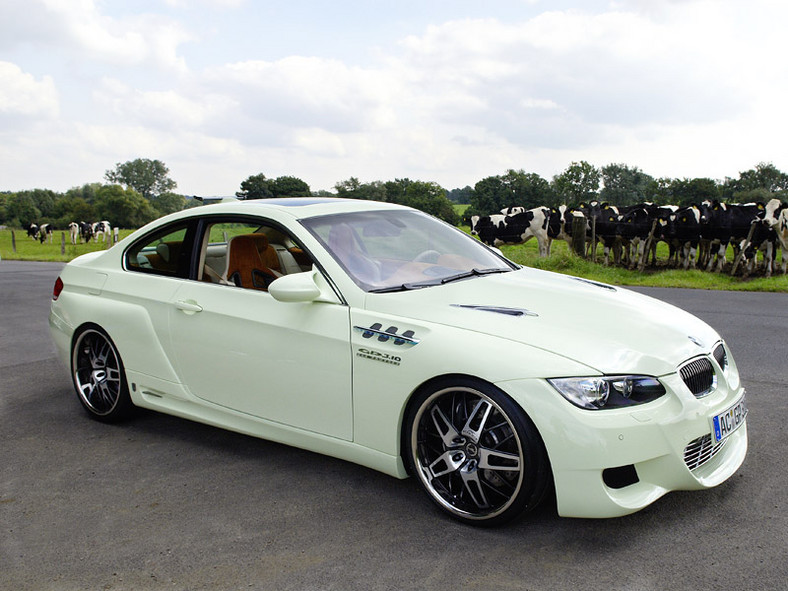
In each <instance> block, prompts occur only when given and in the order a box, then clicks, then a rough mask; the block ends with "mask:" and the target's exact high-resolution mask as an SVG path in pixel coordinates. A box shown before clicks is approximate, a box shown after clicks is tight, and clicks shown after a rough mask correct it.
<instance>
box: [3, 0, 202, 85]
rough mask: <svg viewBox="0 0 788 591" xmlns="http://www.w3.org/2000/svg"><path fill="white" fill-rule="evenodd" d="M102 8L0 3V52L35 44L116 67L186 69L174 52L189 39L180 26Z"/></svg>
mask: <svg viewBox="0 0 788 591" xmlns="http://www.w3.org/2000/svg"><path fill="white" fill-rule="evenodd" d="M102 8H103V6H102V4H101V3H97V2H95V1H94V0H28V1H25V2H16V1H13V0H12V1H11V2H3V3H0V47H6V48H13V47H18V46H20V45H21V46H25V45H28V44H34V45H35V46H37V47H47V48H50V49H49V51H51V48H53V47H54V48H57V51H60V52H66V53H68V54H72V55H79V56H80V57H82V58H83V59H85V58H87V59H89V60H91V61H95V62H98V63H109V64H113V65H116V66H124V67H129V66H136V65H141V64H145V65H152V66H155V67H157V68H166V69H176V70H181V71H182V70H184V69H185V62H184V60H183V58H182V57H181V56H180V55H178V47H179V46H180V45H181V44H182V43H184V42H186V41H189V40H191V39H192V36H191V35H190V34H189V33H187V32H186V30H185V29H184V28H183V26H182V25H180V24H179V23H177V22H175V21H173V20H171V19H169V18H166V17H163V16H158V15H155V14H137V15H132V16H124V17H122V18H113V17H110V16H107V15H106V14H103V13H102V12H101V9H102ZM53 57H54V58H55V59H59V58H60V57H61V56H60V55H59V54H57V53H56V54H55V55H54V56H53Z"/></svg>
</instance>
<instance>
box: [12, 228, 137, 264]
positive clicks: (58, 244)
mask: <svg viewBox="0 0 788 591" xmlns="http://www.w3.org/2000/svg"><path fill="white" fill-rule="evenodd" d="M132 231H133V230H121V231H120V238H121V239H123V238H125V237H126V236H128V235H129V234H131V232H132ZM11 232H12V231H11V230H0V257H2V259H3V260H7V261H49V262H61V263H67V262H68V261H70V260H71V259H73V258H75V257H77V256H79V255H81V254H85V253H86V252H93V251H94V250H104V249H106V248H107V244H106V243H104V242H93V241H92V240H91V241H90V242H89V243H87V244H82V243H78V244H71V242H70V240H69V236H68V232H63V231H61V230H58V231H56V232H54V233H53V234H52V243H51V244H50V243H49V242H44V243H43V244H41V243H40V242H38V240H32V239H30V238H29V237H28V235H27V233H26V232H25V231H24V230H14V231H13V233H14V237H15V239H16V252H14V248H13V244H12V240H11ZM63 236H65V247H63V244H62V241H63Z"/></svg>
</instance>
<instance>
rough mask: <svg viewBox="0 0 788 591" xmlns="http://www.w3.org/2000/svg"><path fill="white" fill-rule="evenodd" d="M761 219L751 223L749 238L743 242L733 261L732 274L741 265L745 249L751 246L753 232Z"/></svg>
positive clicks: (732, 274) (734, 273)
mask: <svg viewBox="0 0 788 591" xmlns="http://www.w3.org/2000/svg"><path fill="white" fill-rule="evenodd" d="M759 221H760V220H753V222H752V224H750V231H749V233H748V234H747V239H746V240H745V241H744V242H742V245H741V250H739V254H737V255H736V260H735V261H733V269H731V276H734V275H736V269H737V268H738V267H739V263H740V262H741V258H742V257H743V256H744V251H745V250H747V247H748V246H750V242H751V241H752V234H753V232H755V224H757V223H759ZM756 256H757V253H756Z"/></svg>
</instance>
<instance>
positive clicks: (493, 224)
mask: <svg viewBox="0 0 788 591" xmlns="http://www.w3.org/2000/svg"><path fill="white" fill-rule="evenodd" d="M505 219H506V216H505V215H503V214H493V215H474V216H471V234H472V235H474V236H478V237H479V240H481V241H482V242H484V243H485V244H489V245H490V246H495V236H496V234H497V233H498V228H499V227H501V226H502V225H503V221H504V220H505Z"/></svg>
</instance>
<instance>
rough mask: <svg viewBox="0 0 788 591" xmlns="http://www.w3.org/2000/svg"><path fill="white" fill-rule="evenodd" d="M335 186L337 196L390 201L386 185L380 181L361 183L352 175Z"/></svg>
mask: <svg viewBox="0 0 788 591" xmlns="http://www.w3.org/2000/svg"><path fill="white" fill-rule="evenodd" d="M334 188H335V189H336V191H337V196H338V197H342V198H343V199H369V200H370V201H389V198H388V196H387V194H386V187H385V186H384V185H383V183H382V182H380V181H373V182H371V183H361V182H360V181H359V180H358V179H357V178H356V177H354V176H352V177H350V178H349V179H348V180H346V181H340V182H338V183H337V184H336V185H334Z"/></svg>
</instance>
